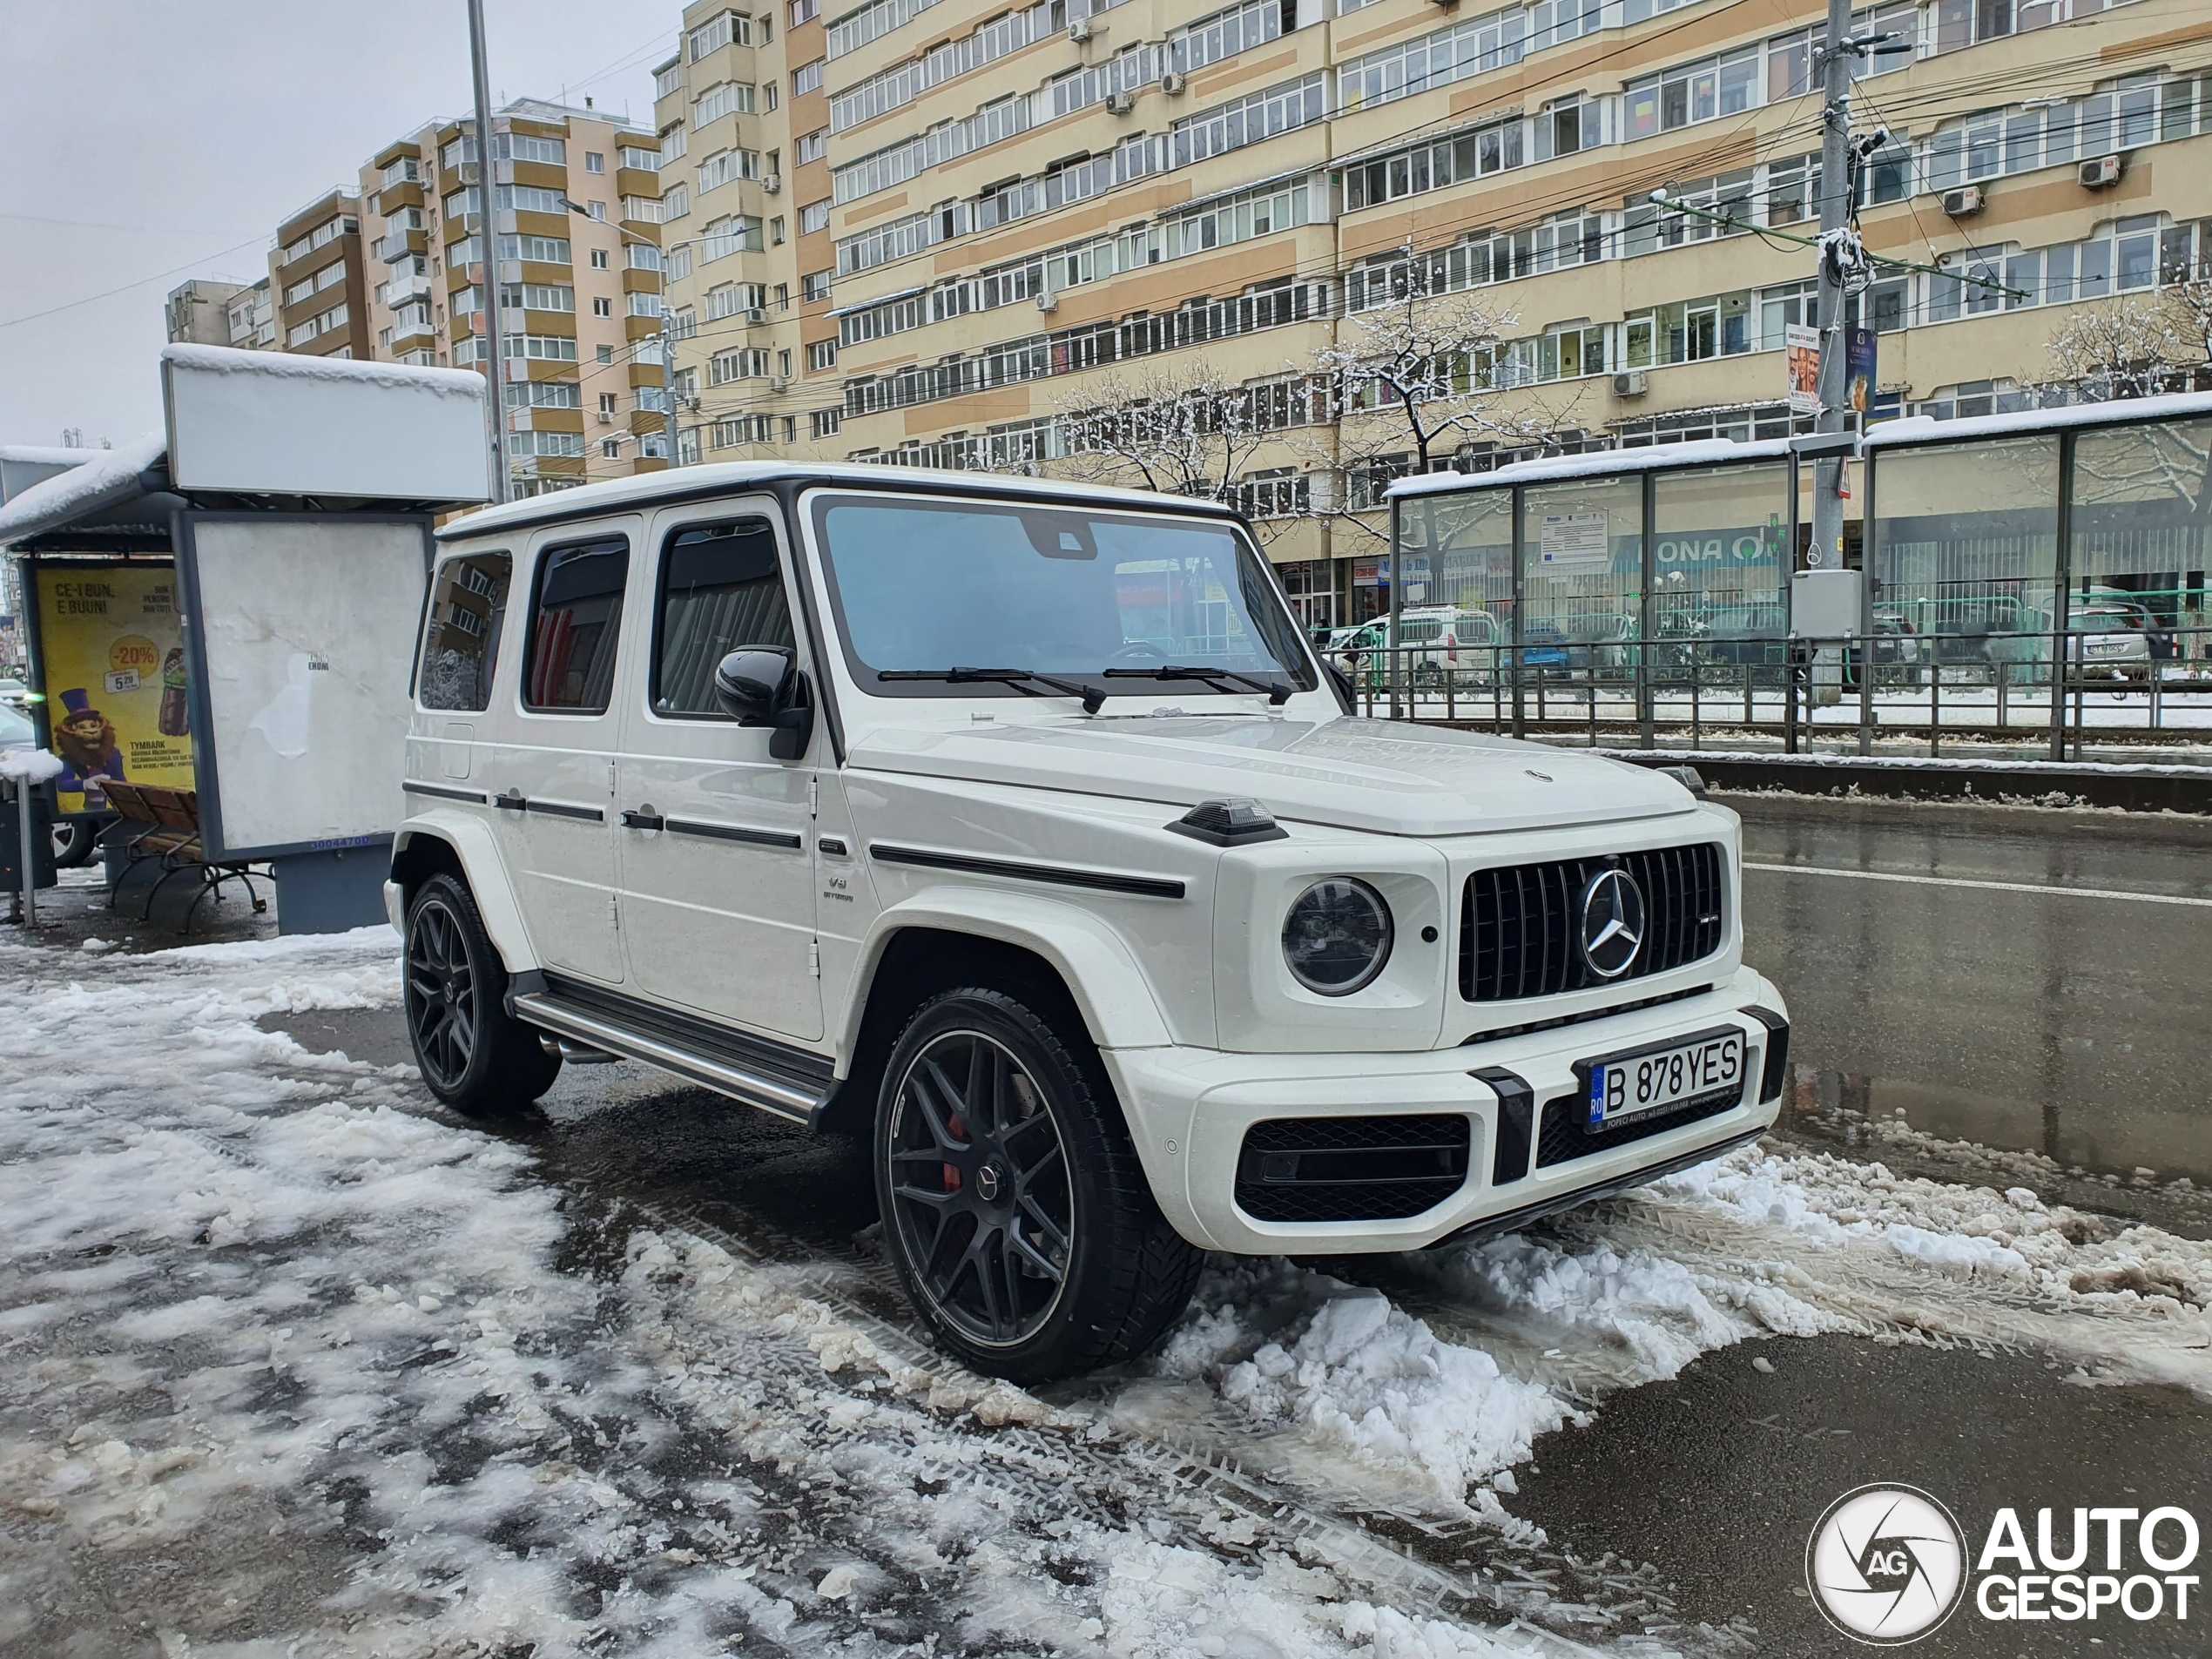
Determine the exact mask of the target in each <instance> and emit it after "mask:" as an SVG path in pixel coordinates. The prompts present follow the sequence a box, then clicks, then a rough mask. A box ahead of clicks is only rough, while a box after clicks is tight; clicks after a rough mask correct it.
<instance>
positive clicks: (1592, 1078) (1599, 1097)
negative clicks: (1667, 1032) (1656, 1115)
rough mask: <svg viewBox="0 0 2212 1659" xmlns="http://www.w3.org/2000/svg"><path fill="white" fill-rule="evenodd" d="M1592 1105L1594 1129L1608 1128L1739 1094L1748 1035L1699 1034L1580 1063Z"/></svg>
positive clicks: (1726, 1030)
mask: <svg viewBox="0 0 2212 1659" xmlns="http://www.w3.org/2000/svg"><path fill="white" fill-rule="evenodd" d="M1575 1069H1576V1070H1577V1071H1579V1072H1581V1074H1582V1076H1583V1079H1584V1084H1585V1086H1584V1089H1583V1098H1584V1099H1585V1100H1587V1101H1588V1103H1589V1110H1590V1115H1589V1126H1590V1127H1591V1128H1592V1129H1594V1130H1595V1129H1604V1128H1606V1127H1608V1125H1610V1124H1614V1123H1626V1122H1627V1121H1629V1119H1631V1118H1636V1117H1642V1116H1648V1115H1649V1114H1650V1113H1652V1112H1659V1111H1664V1110H1665V1109H1667V1108H1668V1107H1669V1106H1679V1105H1681V1104H1682V1103H1683V1102H1684V1101H1690V1100H1700V1099H1707V1098H1710V1097H1712V1096H1719V1095H1723V1094H1740V1093H1741V1092H1742V1091H1743V1032H1742V1031H1741V1030H1740V1029H1738V1028H1736V1027H1734V1026H1726V1027H1721V1028H1716V1029H1714V1030H1710V1031H1700V1032H1697V1033H1696V1034H1695V1035H1691V1036H1687V1037H1678V1038H1676V1040H1675V1041H1674V1042H1668V1043H1662V1044H1661V1045H1659V1046H1658V1047H1656V1048H1652V1049H1631V1050H1629V1052H1628V1053H1626V1054H1615V1055H1604V1056H1602V1058H1599V1059H1596V1060H1584V1061H1581V1062H1577V1064H1576V1066H1575Z"/></svg>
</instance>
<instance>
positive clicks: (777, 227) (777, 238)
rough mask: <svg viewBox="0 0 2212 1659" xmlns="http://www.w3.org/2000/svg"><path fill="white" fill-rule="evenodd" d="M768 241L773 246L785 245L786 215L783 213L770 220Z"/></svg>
mask: <svg viewBox="0 0 2212 1659" xmlns="http://www.w3.org/2000/svg"><path fill="white" fill-rule="evenodd" d="M768 241H769V245H770V246H775V247H780V246H782V245H783V241H784V216H783V215H782V214H781V213H779V214H777V215H776V216H775V218H773V219H770V220H769V221H768Z"/></svg>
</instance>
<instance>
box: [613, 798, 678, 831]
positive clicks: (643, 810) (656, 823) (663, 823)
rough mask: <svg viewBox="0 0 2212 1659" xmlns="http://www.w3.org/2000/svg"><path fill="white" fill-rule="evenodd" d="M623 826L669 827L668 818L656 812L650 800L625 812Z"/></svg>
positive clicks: (640, 827)
mask: <svg viewBox="0 0 2212 1659" xmlns="http://www.w3.org/2000/svg"><path fill="white" fill-rule="evenodd" d="M622 826H623V828H624V829H634V830H657V829H665V828H667V827H668V820H667V819H665V818H664V817H662V816H661V814H660V813H657V812H655V811H654V810H653V808H652V803H651V802H650V801H648V802H647V803H646V804H645V805H644V806H637V807H632V808H631V810H630V811H628V812H626V813H624V814H623V815H622Z"/></svg>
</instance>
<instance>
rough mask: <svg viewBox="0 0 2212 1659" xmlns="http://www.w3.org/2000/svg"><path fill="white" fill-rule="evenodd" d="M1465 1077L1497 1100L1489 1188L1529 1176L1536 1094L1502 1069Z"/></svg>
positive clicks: (1521, 1079) (1522, 1079)
mask: <svg viewBox="0 0 2212 1659" xmlns="http://www.w3.org/2000/svg"><path fill="white" fill-rule="evenodd" d="M1467 1076H1470V1077H1472V1078H1474V1080H1475V1082H1479V1083H1487V1084H1488V1085H1489V1086H1490V1092H1491V1093H1492V1094H1494V1095H1495V1096H1497V1097H1498V1140H1497V1144H1496V1146H1495V1147H1494V1149H1493V1150H1492V1151H1491V1154H1490V1184H1491V1185H1492V1186H1494V1187H1502V1186H1504V1185H1506V1184H1508V1183H1509V1182H1514V1181H1520V1180H1524V1179H1526V1178H1527V1174H1528V1146H1529V1143H1530V1141H1531V1140H1532V1139H1533V1138H1534V1135H1535V1130H1536V1091H1535V1090H1534V1089H1531V1088H1530V1087H1529V1086H1528V1080H1527V1078H1525V1077H1523V1076H1520V1075H1519V1074H1518V1073H1516V1072H1511V1071H1507V1070H1506V1069H1504V1068H1503V1067H1501V1066H1485V1067H1484V1068H1483V1069H1481V1070H1480V1071H1471V1072H1469V1073H1468V1074H1467Z"/></svg>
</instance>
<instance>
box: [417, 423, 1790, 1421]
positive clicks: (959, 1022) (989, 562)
mask: <svg viewBox="0 0 2212 1659" xmlns="http://www.w3.org/2000/svg"><path fill="white" fill-rule="evenodd" d="M406 788H407V791H408V798H409V810H410V813H411V816H409V817H408V819H407V820H406V822H405V823H404V825H403V826H401V830H400V832H399V835H398V838H397V840H396V843H395V847H394V852H393V859H392V869H391V881H390V885H389V887H388V890H387V892H388V905H389V908H390V912H391V915H392V919H393V921H394V922H395V925H397V926H398V927H401V930H402V931H403V933H404V934H405V936H406V952H407V971H406V1013H407V1019H408V1028H409V1032H410V1034H411V1035H412V1038H413V1042H414V1045H415V1055H416V1056H417V1058H418V1060H419V1062H420V1063H421V1071H422V1076H423V1080H424V1082H426V1083H427V1084H428V1087H429V1088H430V1089H431V1090H432V1091H433V1092H434V1093H435V1095H436V1096H438V1097H439V1098H440V1099H441V1100H442V1101H444V1102H446V1103H448V1104H449V1105H451V1106H452V1107H454V1108H455V1109H458V1110H460V1111H462V1112H466V1113H471V1114H479V1115H482V1114H492V1113H497V1112H502V1111H511V1110H515V1109H521V1108H523V1107H524V1106H526V1105H528V1104H529V1103H530V1102H531V1101H533V1100H535V1099H536V1098H537V1097H538V1096H540V1095H542V1094H543V1092H544V1091H545V1089H546V1088H547V1086H548V1085H549V1084H550V1082H552V1080H553V1077H554V1075H555V1073H556V1071H557V1070H558V1069H559V1067H560V1065H561V1058H562V1055H563V1053H564V1052H566V1053H570V1054H575V1053H578V1052H580V1051H588V1052H590V1053H592V1054H594V1055H597V1054H603V1053H604V1054H612V1055H623V1056H627V1057H629V1058H631V1059H635V1060H639V1061H644V1062H649V1063H651V1064H652V1065H655V1066H659V1067H662V1068H664V1069H667V1070H669V1071H671V1072H674V1073H676V1074H678V1076H683V1077H685V1078H687V1079H690V1080H691V1081H693V1082H698V1083H701V1084H704V1085H705V1086H706V1087H708V1088H710V1089H717V1090H719V1091H720V1092H721V1093H723V1094H725V1095H726V1096H730V1097H731V1098H732V1099H733V1100H736V1101H741V1102H743V1103H745V1104H747V1105H749V1106H752V1107H757V1108H759V1109H761V1110H764V1111H768V1112H772V1113H776V1114H778V1115H779V1116H784V1117H786V1118H789V1119H792V1120H794V1121H796V1122H799V1123H806V1124H808V1125H811V1126H813V1128H815V1129H818V1130H827V1131H833V1132H840V1133H846V1134H851V1135H856V1136H869V1137H871V1140H870V1144H871V1146H872V1153H871V1161H872V1168H873V1172H874V1179H875V1184H876V1190H877V1194H878V1197H879V1199H880V1205H881V1211H882V1219H883V1238H884V1244H885V1247H886V1248H887V1250H888V1251H889V1252H890V1255H891V1257H892V1259H893V1261H894V1264H895V1265H896V1267H897V1270H898V1272H899V1274H900V1278H901V1279H902V1280H903V1282H904V1284H905V1285H906V1287H907V1291H909V1292H910V1293H911V1295H912V1297H913V1300H914V1306H915V1308H916V1309H917V1311H918V1312H920V1314H921V1318H923V1319H925V1320H926V1321H927V1323H928V1325H930V1326H931V1328H932V1329H933V1330H934V1333H935V1335H936V1336H937V1338H938V1339H940V1340H941V1342H942V1343H943V1345H945V1346H946V1347H947V1348H948V1349H949V1350H951V1351H952V1352H954V1353H956V1354H957V1355H958V1356H959V1357H960V1358H961V1359H963V1360H965V1361H966V1362H967V1363H968V1364H969V1365H972V1366H975V1367H977V1368H979V1369H981V1370H983V1371H987V1372H995V1373H996V1374H999V1375H1002V1376H1006V1377H1009V1378H1013V1379H1017V1380H1036V1379H1045V1378H1049V1377H1053V1376H1056V1375H1062V1374H1066V1373H1069V1372H1075V1371H1079V1370H1082V1369H1083V1368H1086V1367H1089V1366H1096V1365H1098V1364H1101V1363H1104V1362H1109V1361H1111V1360H1114V1359H1119V1358H1122V1357H1124V1356H1127V1355H1130V1354H1132V1353H1135V1352H1138V1351H1139V1350H1141V1349H1142V1348H1143V1347H1144V1346H1145V1345H1147V1344H1148V1343H1150V1341H1151V1340H1152V1339H1154V1338H1155V1337H1156V1336H1157V1335H1158V1334H1159V1332H1161V1331H1162V1330H1163V1327H1164V1326H1165V1325H1167V1324H1168V1322H1169V1321H1170V1320H1171V1319H1172V1318H1174V1317H1175V1316H1176V1314H1177V1312H1179V1311H1180V1309H1181V1308H1182V1306H1183V1305H1184V1301H1185V1300H1186V1298H1188V1296H1189V1293H1190V1286H1191V1284H1192V1282H1193V1279H1194V1278H1195V1277H1196V1274H1197V1269H1198V1265H1199V1263H1200V1260H1201V1258H1202V1252H1204V1251H1209V1250H1215V1251H1232V1252H1238V1253H1244V1254H1265V1255H1271V1254H1277V1253H1282V1252H1328V1253H1331V1254H1335V1253H1341V1252H1347V1251H1402V1250H1411V1249H1416V1248H1419V1247H1421V1246H1424V1245H1428V1244H1435V1243H1436V1242H1438V1241H1439V1240H1441V1239H1445V1238H1451V1237H1453V1236H1454V1235H1460V1234H1467V1233H1469V1232H1480V1231H1495V1230H1498V1229H1501V1228H1507V1227H1512V1226H1514V1225H1516V1224H1521V1223H1523V1222H1525V1221H1527V1220H1528V1219H1530V1218H1531V1217H1536V1216H1540V1215H1542V1214H1544V1213H1546V1212H1548V1211H1554V1210H1557V1209H1560V1208H1562V1207H1564V1206H1567V1205H1569V1204H1576V1203H1580V1202H1582V1201H1584V1200H1587V1199H1588V1198H1591V1197H1595V1196H1598V1195H1601V1194H1603V1193H1607V1192H1610V1191H1614V1190H1618V1189H1621V1188H1622V1187H1626V1186H1630V1185H1634V1184H1637V1183H1639V1182H1642V1181H1646V1180H1649V1178H1651V1177H1652V1176H1653V1175H1655V1174H1656V1173H1657V1172H1660V1171H1662V1170H1670V1169H1674V1168H1676V1167H1678V1166H1681V1165H1684V1164H1688V1163H1694V1162H1696V1161H1698V1160H1701V1159H1704V1158H1709V1157H1713V1156H1715V1155H1716V1154H1717V1153H1719V1152H1721V1151H1723V1150H1725V1149H1727V1148H1729V1147H1731V1146H1734V1145H1736V1144H1737V1143H1739V1142H1742V1141H1744V1140H1747V1139H1749V1138H1750V1137H1752V1136H1756V1135H1757V1134H1758V1133H1759V1132H1760V1131H1761V1130H1764V1129H1765V1128H1766V1127H1767V1126H1768V1125H1769V1124H1770V1123H1771V1122H1772V1121H1773V1118H1774V1115H1775V1112H1776V1109H1777V1100H1778V1099H1779V1097H1780V1095H1781V1091H1782V1087H1783V1079H1784V1074H1785V1072H1786V1069H1787V1058H1786V1056H1787V1046H1788V1036H1789V1028H1788V1025H1787V1023H1786V1022H1785V1019H1784V1014H1783V1005H1782V1001H1781V999H1780V997H1779V996H1778V995H1777V993H1776V990H1775V988H1774V987H1773V986H1772V985H1771V984H1770V983H1769V982H1768V981H1766V980H1764V979H1763V978H1762V977H1760V975H1759V974H1757V973H1755V972H1753V971H1752V970H1751V969H1750V968H1746V967H1744V966H1743V962H1742V961H1741V941H1742V937H1743V928H1742V918H1741V909H1740V904H1739V891H1740V885H1741V878H1740V871H1739V850H1738V834H1737V819H1736V818H1735V815H1734V814H1733V813H1729V812H1727V811H1725V810H1723V809H1722V808H1720V807H1718V806H1711V805H1709V804H1707V803H1705V802H1704V801H1703V800H1701V799H1697V798H1696V796H1695V795H1694V794H1693V792H1692V791H1691V790H1690V789H1689V788H1687V787H1685V786H1684V785H1683V783H1682V782H1679V781H1677V780H1676V779H1675V778H1673V777H1669V776H1665V775H1662V774H1661V773H1658V772H1649V771H1643V770H1640V769H1638V768H1635V767H1633V766H1629V765H1621V764H1617V763H1615V762H1613V761H1609V760H1605V759H1598V758H1595V757H1592V756H1583V755H1577V754H1574V753H1571V752H1562V751H1561V750H1557V749H1552V748H1545V747H1539V746H1535V745H1527V744H1519V743H1514V742H1509V741H1505V740H1502V739H1498V738H1488V737H1484V736H1480V735H1477V734H1473V733H1467V732H1454V731H1446V730H1439V729H1434V728H1426V727H1420V726H1414V725H1398V724H1392V723H1389V722H1386V721H1381V720H1374V719H1364V718H1354V717H1353V715H1352V713H1351V711H1350V699H1349V698H1348V697H1346V696H1345V694H1344V687H1343V685H1341V683H1340V681H1339V680H1338V679H1336V678H1333V677H1332V675H1331V674H1330V672H1329V671H1327V670H1326V668H1325V666H1324V664H1322V663H1321V662H1319V661H1318V659H1317V658H1316V657H1315V655H1314V652H1313V651H1312V649H1311V648H1310V647H1309V646H1308V644H1307V643H1306V641H1305V637H1304V635H1303V633H1302V631H1300V629H1299V628H1298V625H1297V624H1296V622H1295V620H1294V619H1293V617H1292V616H1291V611H1290V609H1289V607H1288V605H1287V604H1286V603H1285V599H1284V597H1283V594H1282V592H1281V590H1280V589H1279V587H1278V584H1277V583H1276V581H1275V579H1274V577H1273V575H1272V572H1271V570H1270V567H1269V565H1268V563H1267V561H1266V559H1265V558H1264V556H1263V555H1262V554H1261V553H1260V551H1259V550H1258V547H1257V546H1256V545H1255V543H1254V542H1253V540H1252V538H1251V536H1250V535H1249V533H1248V532H1247V530H1246V529H1245V527H1244V524H1243V523H1241V522H1240V521H1239V520H1238V517H1237V516H1235V515H1234V514H1233V513H1231V512H1230V511H1228V510H1227V509H1224V508H1220V507H1217V506H1214V505H1211V504H1209V503H1205V502H1193V501H1186V500H1182V499H1179V498H1173V497H1167V496H1150V495H1142V494H1136V493H1134V492H1129V491H1121V490H1109V489H1084V488H1076V487H1071V486H1062V485H1058V484H1053V483H1049V482H1042V481H1035V480H1025V479H1016V478H1001V477H996V476H991V475H975V474H947V473H934V472H915V471H901V470H897V469H886V468H874V467H840V466H821V467H807V466H802V465H797V464H788V465H787V464H781V463H776V464H767V463H759V464H740V465H732V466H708V467H697V468H685V469H682V470H680V471H674V472H664V473H660V474H657V475H651V476H650V477H642V478H637V479H632V480H625V481H623V482H615V483H609V484H600V485H593V486H590V487H587V488H584V489H577V490H572V491H569V492H566V493H563V494H560V495H554V496H540V497H537V498H536V499H533V500H529V501H525V502H516V503H514V504H512V505H509V506H505V507H499V508H494V509H490V510H489V511H486V512H480V513H475V514H472V515H469V516H466V517H463V518H462V519H459V520H457V521H455V522H454V523H449V524H448V525H447V526H446V527H445V528H444V529H442V530H441V531H440V533H439V549H438V554H437V558H436V562H435V569H434V571H433V574H432V578H431V583H430V595H429V600H428V606H427V609H426V614H425V617H424V621H423V631H422V644H421V655H420V660H419V664H418V666H417V669H416V672H415V716H414V725H413V731H412V737H411V740H410V742H409V744H408V775H407V779H406Z"/></svg>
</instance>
